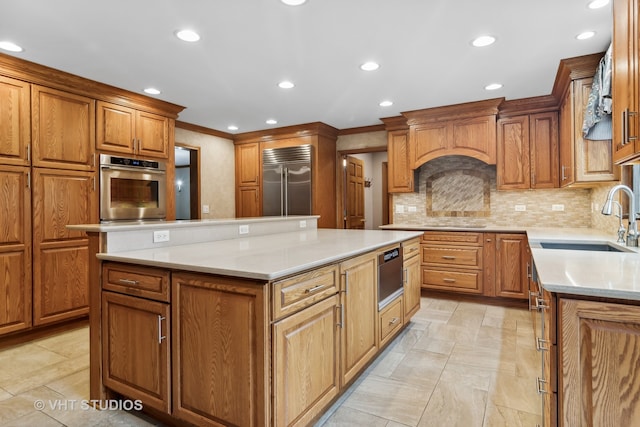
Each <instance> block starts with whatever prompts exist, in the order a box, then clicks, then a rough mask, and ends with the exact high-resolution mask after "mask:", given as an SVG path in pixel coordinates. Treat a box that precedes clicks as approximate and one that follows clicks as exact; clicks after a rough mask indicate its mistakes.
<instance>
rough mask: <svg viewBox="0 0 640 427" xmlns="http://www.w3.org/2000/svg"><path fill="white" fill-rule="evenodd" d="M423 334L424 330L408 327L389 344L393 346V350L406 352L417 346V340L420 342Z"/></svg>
mask: <svg viewBox="0 0 640 427" xmlns="http://www.w3.org/2000/svg"><path fill="white" fill-rule="evenodd" d="M423 334H424V330H419V329H406V330H404V331H403V332H402V333H401V334H400V336H398V337H397V338H396V339H395V340H394V341H393V342H392V343H391V344H389V347H391V348H392V351H397V352H400V353H406V352H407V351H409V350H411V349H412V348H413V347H414V346H415V344H416V342H418V340H419V339H420V337H421V336H422V335H423Z"/></svg>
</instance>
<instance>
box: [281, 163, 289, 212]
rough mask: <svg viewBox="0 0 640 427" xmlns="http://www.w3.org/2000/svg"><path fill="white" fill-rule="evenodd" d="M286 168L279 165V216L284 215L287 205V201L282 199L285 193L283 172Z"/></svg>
mask: <svg viewBox="0 0 640 427" xmlns="http://www.w3.org/2000/svg"><path fill="white" fill-rule="evenodd" d="M285 171H286V169H285V168H284V167H283V166H280V216H282V215H284V212H285V208H286V206H287V202H286V201H285V200H284V195H285V182H284V174H285V173H286V172H285Z"/></svg>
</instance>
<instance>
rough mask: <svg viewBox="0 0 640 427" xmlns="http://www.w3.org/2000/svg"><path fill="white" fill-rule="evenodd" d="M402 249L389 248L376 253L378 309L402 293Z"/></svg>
mask: <svg viewBox="0 0 640 427" xmlns="http://www.w3.org/2000/svg"><path fill="white" fill-rule="evenodd" d="M402 260H403V258H402V249H401V248H400V247H397V248H393V249H390V250H388V251H385V252H383V253H381V254H380V255H378V310H382V309H383V308H384V307H385V306H386V305H387V304H389V303H390V302H391V301H393V300H394V299H395V298H396V297H397V296H398V295H400V294H402V292H403V287H402Z"/></svg>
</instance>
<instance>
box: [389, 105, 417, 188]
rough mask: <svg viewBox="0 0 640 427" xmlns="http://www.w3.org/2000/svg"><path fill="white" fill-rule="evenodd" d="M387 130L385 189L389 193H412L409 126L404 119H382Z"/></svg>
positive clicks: (412, 176)
mask: <svg viewBox="0 0 640 427" xmlns="http://www.w3.org/2000/svg"><path fill="white" fill-rule="evenodd" d="M382 121H383V122H384V124H385V127H386V129H387V159H388V160H387V164H388V177H387V187H388V191H389V193H411V192H413V188H414V187H413V185H414V184H413V182H414V181H413V180H414V173H413V168H412V167H411V163H412V162H411V155H410V154H411V153H410V147H409V126H408V125H407V121H406V119H405V118H404V117H391V118H387V119H382Z"/></svg>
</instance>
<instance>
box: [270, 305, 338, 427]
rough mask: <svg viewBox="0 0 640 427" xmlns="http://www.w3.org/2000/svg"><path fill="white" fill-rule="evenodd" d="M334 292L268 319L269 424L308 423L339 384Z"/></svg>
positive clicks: (336, 309)
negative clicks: (293, 311) (270, 327)
mask: <svg viewBox="0 0 640 427" xmlns="http://www.w3.org/2000/svg"><path fill="white" fill-rule="evenodd" d="M339 302H340V301H339V297H338V295H335V294H334V295H333V296H332V297H330V298H327V299H325V300H323V301H321V302H319V303H316V304H313V305H311V306H310V307H308V308H305V309H304V310H302V311H299V312H298V313H296V314H293V315H291V316H289V317H286V318H284V319H283V320H280V321H279V322H276V323H275V324H274V325H273V337H272V340H273V373H274V375H273V379H272V381H273V385H272V387H273V425H274V426H291V425H308V424H309V423H310V422H311V421H312V420H313V419H314V417H316V416H317V415H318V414H319V413H320V412H321V411H322V410H323V409H324V408H325V407H326V406H327V404H329V403H330V402H331V401H332V400H333V398H334V397H336V396H337V395H338V392H339V390H340V360H339V355H340V352H339V349H340V326H341V325H340V320H341V319H340V304H339Z"/></svg>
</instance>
